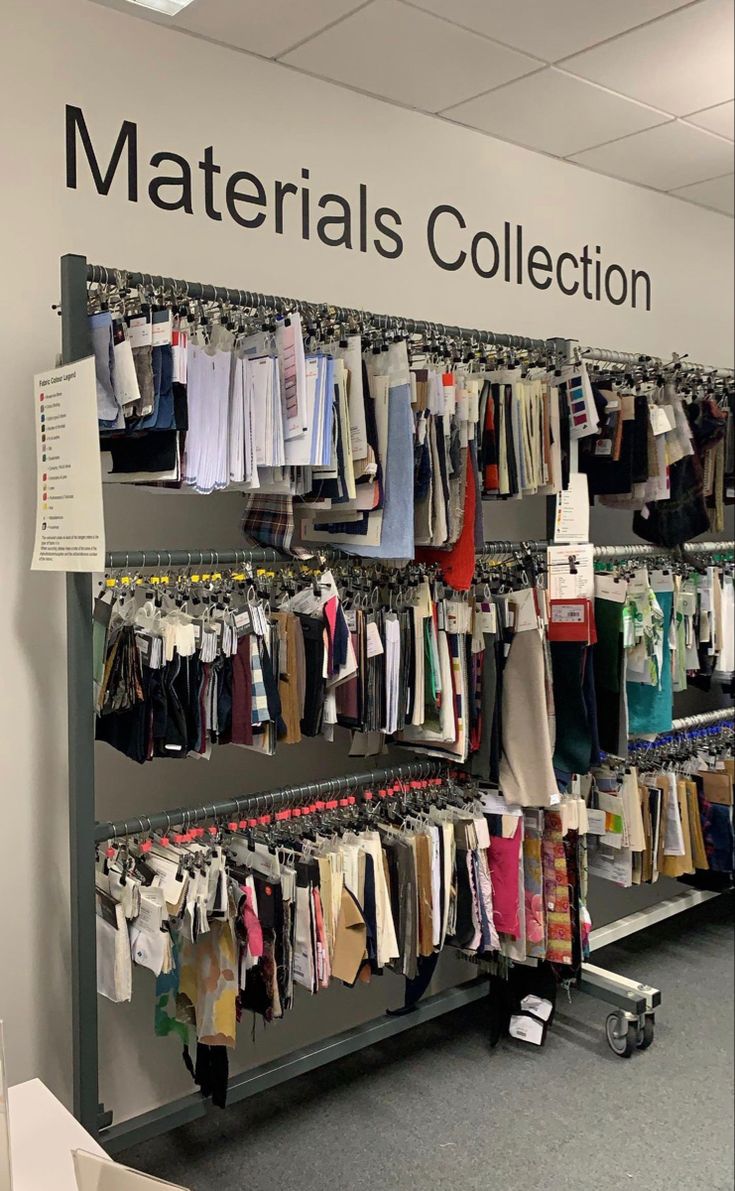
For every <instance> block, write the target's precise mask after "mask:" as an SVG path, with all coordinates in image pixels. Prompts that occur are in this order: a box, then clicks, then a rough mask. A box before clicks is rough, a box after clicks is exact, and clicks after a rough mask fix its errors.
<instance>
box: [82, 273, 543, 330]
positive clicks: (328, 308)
mask: <svg viewBox="0 0 735 1191" xmlns="http://www.w3.org/2000/svg"><path fill="white" fill-rule="evenodd" d="M87 281H88V282H93V283H95V284H97V285H118V286H121V287H123V288H125V287H128V286H129V287H132V288H134V289H137V288H138V287H142V288H144V289H153V290H169V291H171V292H172V293H174V294H176V295H177V296H178V298H179V299H180V301H182V302H184V301H186V299H187V298H195V299H198V300H201V301H203V302H226V303H228V304H229V305H232V306H245V307H248V306H250V307H263V308H265V309H266V310H273V311H276V312H277V313H283V314H285V313H287V312H288V311H289V310H301V309H303V310H305V311H307V312H308V313H310V314H312V315H317V316H318V315H323V316H324V317H329V318H333V319H336V321H337V322H344V323H346V322H350V321H351V320H355V321H357V322H362V323H370V324H372V326H374V327H375V328H376V329H377V330H382V331H389V330H395V331H402V332H404V333H405V334H407V335H425V334H429V335H444V336H449V337H450V338H454V339H467V340H475V341H477V342H478V343H489V344H492V345H493V346H495V347H510V348H519V349H520V350H528V351H547V350H548V349H549V347H550V346H552V348H553V349H554V350H556V349H557V348H558V345H559V343H560V342H561V343H566V340H561V341H559V340H555V339H552V340H546V339H533V338H529V336H528V335H509V334H505V333H502V334H501V333H500V332H497V331H482V330H478V329H476V328H472V327H456V326H449V325H447V324H444V323H436V322H428V321H426V320H425V319H417V318H403V317H401V316H400V315H396V314H372V313H371V312H370V311H368V310H357V309H353V308H351V307H347V306H333V305H332V304H331V303H329V302H309V301H307V300H306V299H304V298H282V297H278V296H277V295H274V294H259V293H252V292H251V291H250V290H241V289H230V288H228V287H226V286H221V285H205V284H203V283H202V282H201V281H180V280H177V279H176V278H174V277H162V276H160V275H158V274H152V273H133V272H130V271H129V270H127V269H115V268H108V267H107V266H106V265H92V264H87Z"/></svg>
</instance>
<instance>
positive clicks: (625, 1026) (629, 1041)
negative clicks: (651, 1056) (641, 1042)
mask: <svg viewBox="0 0 735 1191" xmlns="http://www.w3.org/2000/svg"><path fill="white" fill-rule="evenodd" d="M605 1035H606V1037H607V1044H608V1046H609V1047H610V1050H611V1051H612V1052H613V1054H616V1055H618V1057H619V1058H621V1059H629V1058H630V1056H631V1055H632V1054H633V1051H634V1050H635V1049H636V1048H637V1046H638V1035H639V1027H638V1019H637V1018H635V1017H630V1016H629V1015H628V1014H627V1013H625V1012H624V1011H623V1010H622V1009H619V1010H618V1011H617V1012H616V1013H609V1014H608V1016H607V1020H606V1022H605ZM649 1045H650V1043H649Z"/></svg>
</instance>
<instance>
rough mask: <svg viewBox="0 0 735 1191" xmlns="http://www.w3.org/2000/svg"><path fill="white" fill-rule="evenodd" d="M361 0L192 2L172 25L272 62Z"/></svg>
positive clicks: (212, 0)
mask: <svg viewBox="0 0 735 1191" xmlns="http://www.w3.org/2000/svg"><path fill="white" fill-rule="evenodd" d="M360 2H361V0H299V2H298V4H294V3H293V0H268V3H267V4H264V3H263V2H262V0H194V2H193V4H191V5H190V7H188V8H185V9H184V11H183V12H182V13H181V14H180V16H178V17H177V18H176V20H175V21H174V22H173V24H174V26H175V27H176V28H178V29H188V30H189V31H190V32H191V33H199V34H201V36H202V37H211V38H212V39H213V40H214V41H222V42H224V43H225V45H231V46H236V47H237V48H238V49H241V50H250V51H251V53H254V54H263V55H264V56H265V57H267V58H275V57H276V56H277V55H278V54H283V53H285V51H286V50H288V49H290V48H291V46H295V45H296V44H297V43H298V42H300V41H303V40H304V38H306V37H311V36H312V34H314V33H318V32H319V30H320V29H323V28H324V26H325V25H328V24H329V23H330V22H331V21H336V20H339V18H340V17H343V16H345V14H346V13H348V12H353V11H354V10H355V9H356V8H357V7H358V5H359V4H360Z"/></svg>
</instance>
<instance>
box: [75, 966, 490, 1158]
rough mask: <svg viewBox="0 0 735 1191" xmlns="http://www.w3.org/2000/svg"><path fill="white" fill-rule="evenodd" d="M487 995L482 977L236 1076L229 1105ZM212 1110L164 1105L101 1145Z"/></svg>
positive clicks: (153, 1132) (142, 1137) (186, 1100)
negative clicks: (408, 1011)
mask: <svg viewBox="0 0 735 1191" xmlns="http://www.w3.org/2000/svg"><path fill="white" fill-rule="evenodd" d="M487 995H488V978H487V977H486V976H478V977H477V978H476V979H475V980H470V981H468V982H467V983H466V984H460V985H458V986H457V987H456V988H450V989H447V990H446V991H444V992H440V993H436V994H435V995H434V996H432V997H426V998H425V999H424V1000H422V1001H419V1003H418V1004H417V1005H416V1007H415V1009H413V1010H412V1011H411V1012H410V1013H407V1014H405V1015H404V1016H399V1017H391V1016H389V1015H387V1014H386V1015H384V1016H382V1017H376V1018H373V1019H372V1020H371V1021H367V1022H365V1023H364V1024H363V1025H359V1026H354V1027H353V1028H352V1029H350V1030H344V1031H343V1032H342V1033H341V1034H334V1035H332V1036H331V1037H329V1038H322V1039H321V1040H320V1041H319V1042H312V1043H311V1044H310V1045H309V1046H305V1047H302V1048H300V1049H299V1050H292V1051H289V1052H288V1054H285V1055H281V1056H280V1058H277V1059H272V1060H271V1061H270V1062H268V1063H263V1064H261V1065H260V1066H259V1067H253V1068H251V1069H250V1070H249V1071H243V1072H241V1073H240V1074H239V1075H233V1076H232V1078H231V1079H230V1081H229V1084H228V1090H227V1102H228V1104H237V1103H238V1101H240V1100H247V1099H249V1098H250V1097H251V1096H257V1095H259V1093H260V1092H265V1091H267V1090H268V1089H269V1088H275V1087H277V1086H278V1085H279V1084H282V1083H286V1082H287V1081H288V1080H290V1079H296V1078H297V1077H298V1076H299V1075H305V1074H307V1072H309V1071H316V1070H318V1068H320V1067H325V1066H326V1065H327V1064H328V1063H333V1062H335V1061H336V1060H337V1059H343V1058H345V1057H346V1056H347V1055H351V1054H355V1053H356V1051H359V1050H364V1049H365V1047H367V1046H373V1045H374V1044H375V1043H376V1042H384V1041H385V1039H386V1038H393V1037H395V1036H396V1034H402V1033H403V1032H404V1031H405V1030H410V1029H413V1027H414V1026H419V1025H422V1024H423V1023H424V1022H427V1021H433V1019H434V1018H436V1017H441V1016H442V1015H443V1014H444V1013H450V1012H451V1011H452V1010H454V1009H461V1008H462V1007H463V1006H464V1005H469V1004H471V1003H472V1002H473V1001H479V1000H481V999H482V998H483V997H486V996H487ZM210 1107H211V1102H210V1101H209V1100H207V1099H205V1098H204V1097H203V1096H202V1095H201V1094H200V1093H199V1092H192V1093H191V1094H190V1095H188V1096H183V1097H181V1099H179V1100H172V1101H170V1102H169V1103H168V1104H162V1105H161V1106H160V1108H153V1109H151V1111H150V1112H146V1113H142V1114H141V1115H140V1116H137V1117H131V1118H130V1119H129V1120H127V1121H121V1122H120V1124H118V1125H111V1126H109V1127H108V1128H102V1129H101V1130H100V1134H99V1140H100V1143H101V1145H103V1146H104V1147H105V1149H106V1150H107V1151H108V1152H109V1153H110V1154H118V1153H120V1151H121V1150H125V1149H128V1148H129V1147H130V1146H134V1145H137V1144H138V1143H139V1142H142V1141H149V1140H150V1139H151V1138H153V1137H158V1136H159V1135H160V1134H161V1133H167V1132H168V1131H169V1130H170V1129H175V1128H177V1127H178V1126H179V1125H186V1124H188V1123H189V1122H191V1121H196V1120H198V1119H199V1118H200V1117H203V1116H205V1115H206V1113H207V1112H208V1111H209V1109H210Z"/></svg>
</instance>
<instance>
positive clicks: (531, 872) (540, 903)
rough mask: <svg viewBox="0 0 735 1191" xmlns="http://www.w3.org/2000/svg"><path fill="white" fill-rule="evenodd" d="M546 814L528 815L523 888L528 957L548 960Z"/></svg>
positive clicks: (524, 816) (529, 813) (532, 813)
mask: <svg viewBox="0 0 735 1191" xmlns="http://www.w3.org/2000/svg"><path fill="white" fill-rule="evenodd" d="M542 816H543V812H539V811H533V810H529V811H525V812H524V815H523V818H524V820H525V826H524V834H523V886H524V893H525V904H526V955H529V956H532V957H533V958H535V959H544V958H545V957H546V917H545V915H544V874H543V862H542V855H541V852H542V831H543V828H542V824H541V822H540V818H541V817H542Z"/></svg>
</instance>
